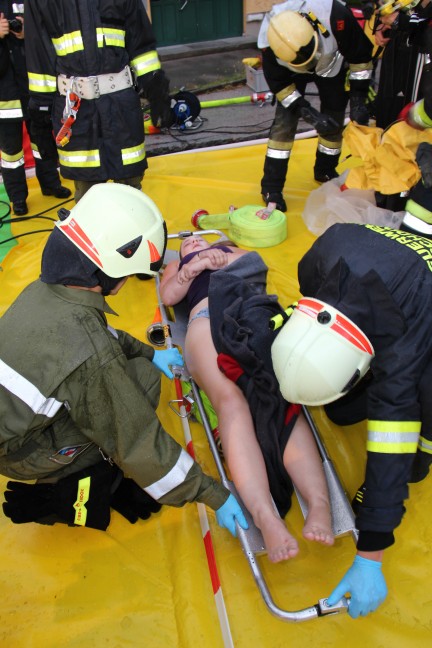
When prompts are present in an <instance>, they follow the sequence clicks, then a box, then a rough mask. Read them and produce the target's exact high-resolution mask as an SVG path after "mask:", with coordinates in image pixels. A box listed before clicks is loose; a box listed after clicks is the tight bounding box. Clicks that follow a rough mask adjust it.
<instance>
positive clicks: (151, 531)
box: [0, 140, 432, 648]
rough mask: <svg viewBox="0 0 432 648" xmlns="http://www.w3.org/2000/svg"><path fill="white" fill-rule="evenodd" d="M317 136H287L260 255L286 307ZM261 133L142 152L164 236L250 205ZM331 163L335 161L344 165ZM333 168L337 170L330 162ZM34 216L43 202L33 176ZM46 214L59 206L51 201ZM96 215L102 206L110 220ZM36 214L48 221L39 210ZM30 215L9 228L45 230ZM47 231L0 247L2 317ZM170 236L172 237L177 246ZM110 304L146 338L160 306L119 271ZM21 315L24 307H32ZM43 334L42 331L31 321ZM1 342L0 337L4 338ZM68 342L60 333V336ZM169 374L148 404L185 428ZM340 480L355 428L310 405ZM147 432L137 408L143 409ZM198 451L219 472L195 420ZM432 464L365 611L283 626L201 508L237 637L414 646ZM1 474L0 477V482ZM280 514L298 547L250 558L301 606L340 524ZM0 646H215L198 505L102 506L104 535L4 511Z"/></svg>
mask: <svg viewBox="0 0 432 648" xmlns="http://www.w3.org/2000/svg"><path fill="white" fill-rule="evenodd" d="M315 147H316V140H305V141H302V142H297V143H296V144H295V149H294V154H293V156H292V160H291V162H290V169H289V174H288V179H287V189H286V197H287V201H288V207H289V212H288V238H287V239H286V241H284V243H282V244H280V245H279V246H277V247H274V248H266V249H261V250H260V253H261V254H262V256H263V257H264V259H265V261H266V263H267V264H268V265H269V267H270V272H269V291H270V292H274V293H277V294H278V295H279V297H280V300H281V302H282V304H284V305H288V304H289V303H290V302H291V301H293V300H294V299H295V298H296V297H297V296H298V292H297V291H298V284H297V278H296V276H297V275H296V266H297V262H298V260H299V259H300V257H301V256H302V254H303V253H304V252H305V251H306V250H307V249H308V248H309V246H310V245H311V244H312V242H313V240H314V237H313V235H312V234H311V233H310V232H308V231H307V230H306V228H305V226H304V224H303V221H302V218H301V212H302V208H303V204H304V201H305V198H306V196H307V195H308V193H309V192H310V191H311V190H313V189H314V188H316V184H315V183H314V182H313V180H312V165H313V155H314V151H315ZM264 155H265V147H264V146H263V145H254V146H246V147H244V148H241V147H240V148H236V149H230V150H221V151H211V152H202V151H201V152H197V153H189V154H184V155H173V156H167V157H160V158H152V159H151V160H150V169H149V171H148V173H147V174H146V177H145V181H144V190H145V191H146V192H147V193H148V194H149V195H150V196H151V197H152V198H153V199H154V200H155V201H156V202H157V204H158V205H159V207H160V208H161V210H162V212H163V214H164V215H165V217H166V219H167V223H168V227H169V231H170V232H171V233H174V232H177V231H179V230H183V229H188V228H189V227H190V217H191V216H192V213H193V212H194V211H195V210H197V209H199V208H203V209H207V211H208V212H209V213H223V212H226V211H227V210H228V208H229V206H230V205H231V204H233V205H235V206H242V205H245V204H255V203H256V202H257V200H258V199H259V181H260V176H261V170H262V165H263V161H264ZM342 166H343V165H342ZM342 170H343V169H342ZM29 182H30V191H31V193H30V199H29V207H30V213H35V212H36V211H39V210H40V209H45V208H47V207H50V206H52V205H54V204H55V200H54V199H52V198H42V197H41V196H40V195H39V192H38V188H37V184H36V182H35V180H33V179H32V180H30V181H29ZM54 215H55V212H54ZM115 217H116V215H115V214H107V218H115ZM42 227H46V222H43V224H42ZM42 227H41V226H40V225H37V221H29V222H28V223H24V224H19V225H17V226H16V227H15V229H14V231H15V233H23V232H26V231H29V230H30V229H39V228H40V229H42ZM46 236H47V235H46V234H41V235H32V236H26V237H23V238H21V239H18V240H19V245H18V246H16V247H15V248H14V249H12V250H11V252H10V253H9V254H8V255H7V257H6V259H5V261H4V263H3V264H2V271H1V272H0V314H2V313H3V312H4V310H5V309H6V308H7V307H8V305H9V304H10V303H11V302H12V301H13V299H14V298H15V296H16V295H17V294H18V293H19V292H20V291H21V289H22V288H23V287H24V286H25V285H26V284H27V283H29V282H30V281H31V280H33V279H34V278H36V277H37V276H38V273H39V267H40V256H41V251H42V249H43V245H44V242H45V240H46ZM174 245H175V244H174ZM110 303H111V305H112V306H113V308H114V309H115V310H116V311H117V312H118V313H119V317H117V318H115V317H112V318H110V322H111V324H113V325H114V326H117V327H121V328H124V329H126V330H128V331H130V332H131V333H133V334H134V335H136V336H137V337H139V338H141V339H143V340H146V329H147V326H148V325H149V324H150V323H151V322H152V320H153V316H154V313H155V309H156V293H155V286H154V282H153V281H146V282H142V281H139V280H138V279H136V278H135V277H133V278H131V279H129V281H128V283H127V284H126V286H125V287H124V289H123V290H122V292H121V293H120V294H119V295H118V296H117V297H114V298H112V299H111V300H110ZM29 317H31V314H30V313H29ZM40 334H41V335H44V334H45V333H44V331H41V332H40ZM0 344H1V340H0ZM65 344H67V340H65ZM174 397H175V396H174V387H173V385H171V383H170V382H169V381H168V380H166V379H163V390H162V396H161V404H160V407H159V415H160V417H161V420H162V422H163V424H164V426H165V428H166V429H167V430H168V431H169V432H170V433H171V434H172V435H173V436H174V437H175V438H176V439H177V440H178V441H180V442H181V443H183V433H182V426H181V423H180V420H179V419H178V417H177V416H176V415H175V414H174V413H173V412H172V410H171V409H170V408H169V407H168V402H169V401H170V399H172V398H174ZM313 414H314V416H315V417H316V421H317V423H318V426H319V428H320V431H321V433H322V436H323V439H324V442H325V444H326V446H327V448H328V450H329V453H330V455H331V456H332V459H333V461H334V463H335V466H336V468H337V470H338V472H339V474H340V476H341V479H342V481H343V484H344V486H345V488H346V489H347V491H348V493H349V496H350V497H351V496H352V495H353V494H354V492H355V490H356V488H357V487H358V486H359V485H360V483H361V482H362V473H363V469H364V462H365V429H364V426H362V425H358V426H352V427H347V428H337V427H336V426H332V425H330V424H329V422H328V420H327V419H326V417H325V415H324V414H323V413H322V412H321V410H320V409H319V408H317V409H315V410H314V411H313ZM143 429H145V421H143ZM192 434H193V439H194V444H195V450H196V453H197V455H198V458H199V461H200V463H201V465H202V467H203V469H204V470H206V471H208V472H210V473H212V474H214V475H216V472H215V468H214V463H213V459H212V456H211V454H210V452H209V450H208V447H207V442H206V440H205V435H204V432H203V430H202V428H201V426H199V425H198V424H194V423H193V424H192ZM431 480H432V477H429V478H428V479H426V480H425V481H424V482H423V483H421V484H417V485H413V487H412V488H411V498H410V500H409V501H408V503H407V512H406V515H405V519H404V521H403V524H402V525H401V527H400V528H399V529H398V530H397V532H396V536H397V544H396V545H395V546H394V547H392V548H390V549H389V550H387V551H386V556H385V562H384V572H385V576H386V579H387V583H388V586H389V595H388V598H387V600H386V602H385V603H384V604H383V605H382V606H381V608H380V609H379V610H378V611H377V612H376V613H375V614H373V615H371V616H369V617H367V618H365V619H359V620H357V621H354V620H352V619H351V618H350V617H349V616H348V615H338V616H334V617H326V618H320V619H316V620H313V621H308V622H305V623H301V624H290V623H285V622H282V621H280V620H279V619H277V618H274V617H273V616H272V615H271V614H270V613H269V612H268V610H267V608H266V606H265V604H264V602H263V600H262V598H261V596H260V594H259V592H258V589H257V587H256V585H255V582H254V580H253V577H252V575H251V573H250V571H249V567H248V565H247V563H246V560H245V558H244V556H243V554H242V551H241V549H240V545H239V543H238V541H237V540H235V539H234V538H232V537H231V536H230V535H229V534H228V532H227V531H225V530H221V529H219V528H218V527H217V525H216V521H215V517H214V513H213V512H212V511H209V518H210V525H211V532H212V536H213V542H214V546H215V553H216V561H217V568H218V572H219V577H220V580H221V584H222V592H223V596H224V599H225V605H226V608H227V612H228V617H229V622H230V628H231V634H232V638H233V643H234V645H235V646H236V648H282V647H285V646H290V647H293V648H297V647H298V648H308V647H311V648H316V647H320V648H324V647H329V648H330V647H333V646H337V647H340V648H345V646H347V645H349V646H350V647H351V648H363V646H365V645H368V646H371V647H373V648H384V647H385V648H387V647H388V646H391V647H392V648H414V647H415V648H417V646H421V645H425V646H426V645H429V644H430V637H431V630H432V621H431V610H432V605H431V599H432V595H431V593H430V592H431V586H430V583H431V580H432V559H431V538H432V522H431V515H430V510H431V505H432V496H431V485H432V481H431ZM6 481H7V480H6V479H1V481H0V492H2V491H3V490H4V486H5V484H6ZM287 523H288V525H289V527H290V529H291V530H292V532H293V533H295V534H296V536H297V537H298V538H299V542H300V546H301V553H300V555H299V557H297V558H296V559H294V560H291V561H289V562H286V563H284V564H278V565H272V564H270V563H269V562H268V560H267V558H266V557H262V558H259V562H260V566H261V568H262V570H263V573H264V576H265V578H266V580H267V583H268V585H269V587H270V591H271V594H272V596H273V598H274V601H275V603H276V604H277V605H279V606H280V607H283V608H285V609H287V610H291V611H292V610H299V609H302V608H305V607H309V606H311V605H313V604H315V603H316V602H317V601H318V599H319V598H323V597H325V596H327V595H328V594H329V593H330V591H331V589H332V588H333V587H334V586H335V585H336V584H337V582H338V580H339V579H340V578H341V577H342V575H343V574H344V573H345V570H346V569H347V568H348V567H349V566H350V564H351V562H352V559H353V555H354V543H353V541H352V539H351V537H345V538H340V539H338V540H337V541H336V543H335V545H334V547H331V548H326V547H322V546H319V545H317V544H315V543H308V542H306V541H304V540H303V539H302V537H301V529H302V516H301V512H300V508H299V506H298V504H297V502H294V504H293V507H292V510H291V511H290V512H289V513H288V516H287ZM0 537H1V544H0V552H1V564H2V570H1V593H2V595H1V606H0V645H1V646H5V647H6V646H7V647H9V646H13V647H14V648H24V647H25V648H28V647H30V648H33V647H35V648H39V647H42V646H43V647H44V648H59V647H60V646H62V647H63V648H83V646H86V647H87V646H89V647H90V646H91V647H94V648H123V647H125V646H131V647H137V648H138V647H140V648H141V647H146V648H167V647H168V648H192V647H200V648H220V647H221V646H223V642H222V638H221V632H220V629H219V621H218V616H217V613H216V607H215V602H214V597H213V591H212V587H211V581H210V577H209V571H208V566H207V560H206V554H205V551H204V545H203V541H202V535H201V529H200V526H199V521H198V514H197V508H196V505H195V504H189V505H186V506H185V507H183V508H181V509H174V508H168V507H163V508H162V510H161V511H160V512H159V513H158V514H156V515H154V516H152V518H151V519H150V520H148V521H145V522H144V521H140V522H138V523H137V524H135V525H131V524H129V522H127V521H126V520H125V519H124V518H122V517H121V516H119V515H118V514H117V513H115V512H113V515H112V521H111V525H110V526H109V528H108V531H107V532H106V533H103V532H99V531H95V530H91V529H85V528H84V529H80V528H68V527H66V526H63V525H55V526H53V527H45V526H41V525H37V524H27V525H22V526H18V525H13V524H12V523H11V522H10V520H8V519H7V518H4V516H3V514H2V513H0Z"/></svg>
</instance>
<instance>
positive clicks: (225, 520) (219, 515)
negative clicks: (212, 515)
mask: <svg viewBox="0 0 432 648" xmlns="http://www.w3.org/2000/svg"><path fill="white" fill-rule="evenodd" d="M216 519H217V521H218V524H219V526H220V527H222V528H225V529H228V531H229V532H230V533H231V535H233V536H234V537H236V536H237V529H236V525H235V523H236V522H238V523H239V524H240V526H241V528H242V529H245V530H246V529H248V528H249V525H248V523H247V520H246V518H245V516H244V513H243V511H242V510H241V508H240V504H239V503H238V502H237V500H236V498H235V497H234V495H232V494H231V493H230V496H229V497H228V499H227V501H226V502H225V503H224V504H222V506H221V507H220V508H218V509H217V511H216Z"/></svg>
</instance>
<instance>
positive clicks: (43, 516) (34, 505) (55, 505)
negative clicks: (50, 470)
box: [3, 461, 119, 531]
mask: <svg viewBox="0 0 432 648" xmlns="http://www.w3.org/2000/svg"><path fill="white" fill-rule="evenodd" d="M118 471H119V469H118V468H117V467H116V466H112V465H111V464H109V463H108V462H107V461H101V462H100V463H98V464H96V465H94V466H90V467H89V468H86V469H84V470H81V471H79V472H77V473H74V474H73V475H70V476H69V477H65V478H64V479H60V480H59V481H58V482H56V483H54V484H51V483H48V484H25V483H22V482H14V481H9V482H8V483H7V488H8V490H7V491H6V492H5V494H4V495H5V500H6V502H5V503H4V504H3V512H4V514H5V515H6V517H9V518H10V519H11V520H12V522H14V523H15V524H23V523H25V522H38V523H39V524H55V523H56V522H62V523H64V524H68V525H69V526H74V525H75V524H77V525H79V526H87V527H91V528H93V529H99V530H101V531H105V530H106V528H107V527H108V525H109V523H110V519H111V513H110V498H111V485H112V483H113V480H114V479H115V477H116V475H118Z"/></svg>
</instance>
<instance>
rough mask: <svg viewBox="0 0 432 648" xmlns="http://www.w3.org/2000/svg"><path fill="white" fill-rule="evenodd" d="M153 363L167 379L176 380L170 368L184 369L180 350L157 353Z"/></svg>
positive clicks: (165, 350)
mask: <svg viewBox="0 0 432 648" xmlns="http://www.w3.org/2000/svg"><path fill="white" fill-rule="evenodd" d="M152 362H153V364H154V365H155V366H156V367H157V368H158V369H160V370H161V371H162V372H163V373H164V374H165V376H167V378H174V374H173V372H172V371H171V369H170V367H182V366H183V365H184V360H183V358H182V356H181V353H180V351H179V350H178V349H164V350H163V351H155V352H154V356H153V360H152Z"/></svg>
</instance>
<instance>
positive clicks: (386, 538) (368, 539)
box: [357, 531, 395, 551]
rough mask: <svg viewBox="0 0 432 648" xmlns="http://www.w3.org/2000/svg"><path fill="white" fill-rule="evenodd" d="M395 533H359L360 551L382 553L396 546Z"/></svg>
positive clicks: (358, 543) (358, 545)
mask: <svg viewBox="0 0 432 648" xmlns="http://www.w3.org/2000/svg"><path fill="white" fill-rule="evenodd" d="M394 541H395V539H394V535H393V531H359V539H358V541H357V549H358V551H380V550H381V549H387V547H391V545H392V544H394Z"/></svg>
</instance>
